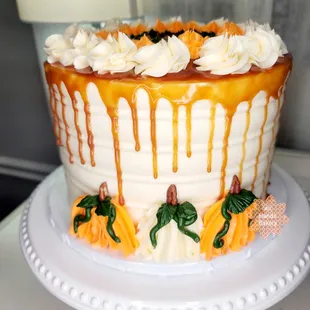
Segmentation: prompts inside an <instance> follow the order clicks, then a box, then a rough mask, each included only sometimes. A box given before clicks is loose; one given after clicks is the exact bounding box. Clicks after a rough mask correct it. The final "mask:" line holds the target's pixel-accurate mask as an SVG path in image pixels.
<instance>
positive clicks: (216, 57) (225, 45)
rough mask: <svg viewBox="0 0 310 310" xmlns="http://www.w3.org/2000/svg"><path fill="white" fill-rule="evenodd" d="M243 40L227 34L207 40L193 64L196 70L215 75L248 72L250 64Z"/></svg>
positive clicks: (243, 38)
mask: <svg viewBox="0 0 310 310" xmlns="http://www.w3.org/2000/svg"><path fill="white" fill-rule="evenodd" d="M244 40H245V37H244V36H230V37H229V36H228V35H227V34H224V35H220V36H217V37H213V38H210V39H208V40H207V41H206V42H205V44H204V45H203V46H202V48H201V50H200V58H199V59H197V60H196V61H195V62H194V63H195V64H196V65H198V67H197V70H199V71H211V73H213V74H217V75H225V74H230V73H235V74H236V73H239V74H240V73H245V72H247V71H249V70H250V68H251V64H250V63H249V54H248V51H247V49H246V44H245V42H244Z"/></svg>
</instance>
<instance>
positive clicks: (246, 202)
mask: <svg viewBox="0 0 310 310" xmlns="http://www.w3.org/2000/svg"><path fill="white" fill-rule="evenodd" d="M255 199H257V197H256V196H255V195H254V194H253V193H252V192H251V191H248V190H246V189H242V190H241V191H240V193H239V194H231V193H229V194H228V195H227V197H226V198H225V200H224V202H223V204H222V209H221V212H222V215H223V217H224V219H225V220H226V221H225V223H224V227H223V229H222V230H221V231H219V232H218V233H217V235H216V237H215V239H214V242H213V246H214V247H215V248H217V249H219V248H221V247H223V245H224V241H223V239H222V238H223V237H224V236H225V235H226V234H227V232H228V230H229V227H230V221H231V213H233V214H240V213H243V212H244V211H245V210H246V209H247V208H248V207H249V206H250V205H251V204H252V203H253V202H254V200H255ZM249 225H250V223H249Z"/></svg>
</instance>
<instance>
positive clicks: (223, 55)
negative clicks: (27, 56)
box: [44, 18, 288, 77]
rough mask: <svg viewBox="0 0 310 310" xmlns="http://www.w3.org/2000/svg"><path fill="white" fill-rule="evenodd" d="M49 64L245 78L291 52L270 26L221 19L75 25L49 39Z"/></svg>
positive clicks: (149, 73) (111, 71) (95, 69)
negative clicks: (98, 26)
mask: <svg viewBox="0 0 310 310" xmlns="http://www.w3.org/2000/svg"><path fill="white" fill-rule="evenodd" d="M44 49H45V52H46V54H47V56H48V58H47V61H48V62H49V63H60V64H61V65H62V66H65V67H74V68H75V69H76V70H77V71H81V72H83V71H85V70H86V71H91V72H95V73H96V74H99V75H105V74H107V73H109V74H115V73H126V72H130V73H133V74H135V75H146V76H152V77H162V76H165V75H167V74H169V73H178V72H180V71H182V70H185V69H186V68H187V67H188V66H189V65H191V66H193V67H194V69H195V70H197V71H202V72H210V73H211V74H214V75H228V74H244V73H246V72H248V71H250V70H251V68H253V67H254V68H260V69H262V70H264V69H268V68H271V67H272V66H273V65H274V64H275V63H276V62H277V61H278V60H279V58H281V57H283V56H284V55H285V54H287V53H288V51H287V48H286V46H285V44H284V42H283V41H282V39H281V38H280V36H279V35H278V34H277V33H276V32H275V31H274V30H273V29H271V27H270V26H269V25H268V24H264V25H261V24H258V23H256V22H253V21H251V20H249V21H247V22H244V23H240V24H235V23H233V22H230V21H228V20H225V19H223V18H222V19H218V20H213V21H211V22H209V23H208V24H200V23H197V22H195V21H190V22H187V23H184V22H182V20H181V19H180V18H171V19H170V20H168V21H160V20H157V22H156V24H155V25H146V24H143V23H140V22H137V23H134V24H112V25H111V24H110V23H107V25H106V26H105V27H104V28H103V29H93V28H85V27H81V26H78V25H76V24H74V25H71V26H69V27H68V28H67V29H66V30H65V32H64V34H53V35H51V36H49V37H48V38H47V39H46V42H45V48H44Z"/></svg>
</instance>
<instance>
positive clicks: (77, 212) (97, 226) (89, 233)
mask: <svg viewBox="0 0 310 310" xmlns="http://www.w3.org/2000/svg"><path fill="white" fill-rule="evenodd" d="M99 196H100V195H99ZM87 197H90V196H87V195H85V196H81V197H79V198H78V199H76V201H75V202H74V204H73V207H72V213H71V223H72V224H71V227H70V234H72V235H75V236H77V237H78V238H81V239H85V240H86V241H87V242H88V243H90V244H92V245H93V246H100V247H102V248H106V247H109V248H112V249H115V250H118V251H120V252H122V253H123V254H124V255H125V256H129V255H131V254H133V253H134V252H135V250H136V248H137V247H138V241H137V239H136V230H135V226H134V224H133V221H132V219H131V218H130V216H129V214H128V212H127V210H126V207H125V206H121V205H120V204H119V203H118V199H117V198H112V199H110V197H109V199H108V200H107V201H111V204H112V205H113V208H115V213H116V215H115V220H114V222H113V224H112V229H113V232H114V233H115V236H114V237H113V235H111V228H110V229H109V217H108V216H102V215H98V214H97V213H99V212H98V211H97V212H96V208H95V207H94V208H92V209H91V211H90V218H89V220H88V221H86V222H83V220H85V217H86V208H83V207H80V206H78V205H79V204H80V203H81V202H82V201H83V199H87ZM92 197H95V196H92ZM104 198H106V196H105V197H104ZM101 201H104V200H101ZM77 216H80V218H78V219H80V221H79V225H78V227H76V219H77Z"/></svg>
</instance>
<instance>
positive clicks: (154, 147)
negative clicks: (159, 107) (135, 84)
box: [150, 104, 158, 179]
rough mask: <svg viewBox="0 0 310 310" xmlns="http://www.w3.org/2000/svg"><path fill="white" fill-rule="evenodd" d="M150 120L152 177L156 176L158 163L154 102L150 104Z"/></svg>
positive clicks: (155, 177)
mask: <svg viewBox="0 0 310 310" xmlns="http://www.w3.org/2000/svg"><path fill="white" fill-rule="evenodd" d="M150 121H151V143H152V158H153V177H154V179H157V178H158V163H157V139H156V104H152V105H151V108H150Z"/></svg>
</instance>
